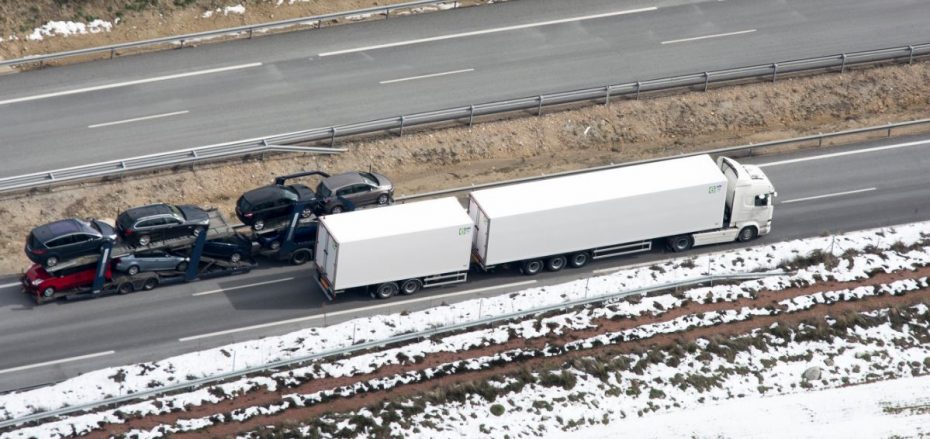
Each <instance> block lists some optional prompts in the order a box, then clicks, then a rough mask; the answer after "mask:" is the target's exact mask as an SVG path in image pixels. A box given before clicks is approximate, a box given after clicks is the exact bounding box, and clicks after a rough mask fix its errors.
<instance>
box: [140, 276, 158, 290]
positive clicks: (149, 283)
mask: <svg viewBox="0 0 930 439" xmlns="http://www.w3.org/2000/svg"><path fill="white" fill-rule="evenodd" d="M157 286H158V278H157V277H150V278H148V279H146V280H145V282H143V283H142V289H143V290H145V291H152V290H154V289H155V287H157Z"/></svg>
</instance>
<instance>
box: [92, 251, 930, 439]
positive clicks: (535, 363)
mask: <svg viewBox="0 0 930 439" xmlns="http://www.w3.org/2000/svg"><path fill="white" fill-rule="evenodd" d="M927 275H930V267H924V268H921V269H918V270H914V271H898V272H893V273H881V274H877V275H875V276H873V277H871V278H869V279H867V280H864V281H856V282H826V283H822V284H817V285H813V286H810V287H805V288H794V289H789V290H783V291H775V292H772V291H763V292H760V293H759V294H758V295H757V297H755V298H752V299H749V298H742V299H739V300H736V301H731V302H718V303H707V304H697V303H687V304H685V305H684V306H682V307H679V308H674V309H671V310H669V311H667V312H664V313H661V314H658V315H645V316H640V317H637V318H633V319H621V320H611V319H600V320H596V321H594V322H593V323H594V324H595V325H596V326H595V327H593V328H589V329H584V330H572V331H566V333H565V334H563V335H558V336H556V335H550V336H547V337H540V338H534V339H511V340H509V341H507V342H506V343H502V344H497V345H493V346H488V347H484V348H476V349H471V350H468V351H460V352H446V353H437V354H430V355H428V356H427V357H425V358H423V359H421V360H419V361H417V362H416V364H415V365H411V364H403V365H389V366H385V367H382V368H380V369H378V370H377V371H376V372H373V373H370V374H365V375H357V376H351V377H340V378H323V379H317V380H312V381H309V382H307V383H305V384H302V385H300V386H297V387H292V388H286V389H281V390H279V391H275V392H272V391H267V390H259V391H254V392H249V393H247V394H245V395H242V396H240V397H236V398H233V399H228V400H225V401H222V402H220V403H218V404H207V405H202V406H197V407H193V408H192V409H191V410H189V411H186V412H184V413H170V414H164V415H158V416H150V417H145V418H139V419H133V420H130V421H128V422H127V423H125V424H118V425H108V426H106V427H105V428H106V433H104V432H102V431H101V432H94V433H92V434H90V435H89V436H90V437H105V435H114V434H115V435H118V434H122V433H125V432H126V431H129V430H131V429H151V428H154V427H156V426H158V425H161V424H173V423H174V422H176V421H177V420H178V419H181V418H183V419H196V418H201V417H207V416H211V415H213V414H217V413H227V414H228V413H231V412H233V411H234V410H236V409H239V408H245V407H253V406H266V405H270V404H275V403H279V402H280V401H281V398H282V396H283V395H285V394H310V393H314V392H318V391H322V390H327V389H334V388H338V387H341V386H349V385H352V384H354V383H357V382H362V381H367V380H371V379H375V378H380V377H388V376H392V375H395V374H399V373H406V372H411V371H413V370H425V369H428V368H431V367H436V366H439V365H442V364H446V363H450V362H454V361H460V360H466V359H469V358H476V357H480V356H489V355H494V354H496V353H501V352H506V351H509V350H513V349H517V348H529V349H541V348H543V347H545V346H547V345H557V346H558V345H564V344H565V343H568V342H571V341H574V340H579V339H584V338H589V337H593V336H596V335H598V334H603V333H610V332H616V331H622V330H626V329H631V328H635V327H637V326H641V325H647V324H653V323H659V322H667V321H670V320H674V319H676V318H678V317H681V316H685V315H689V314H699V313H704V312H709V311H723V310H728V309H733V310H738V309H741V308H743V307H754V308H763V307H776V308H777V302H778V301H782V300H786V299H791V298H794V297H799V296H804V295H809V294H813V293H816V292H820V291H838V290H843V289H852V288H856V287H858V286H862V285H878V284H888V283H891V282H894V281H897V280H902V279H918V278H921V277H924V276H927ZM928 299H930V290H924V291H918V292H909V293H908V294H906V295H905V296H877V297H870V298H867V299H863V300H860V301H855V302H842V303H837V304H834V305H829V306H824V305H818V306H816V307H814V308H811V309H809V310H805V311H802V312H797V313H792V314H783V315H779V316H774V317H755V318H753V319H751V320H746V321H740V322H735V323H731V324H726V325H722V326H715V327H707V328H699V329H696V330H693V331H688V332H686V333H676V334H663V335H660V336H657V337H653V338H651V339H646V340H639V341H630V342H624V343H623V345H620V346H617V345H613V346H603V347H599V348H594V349H586V350H581V351H575V352H571V353H569V354H566V355H563V356H560V357H557V358H539V359H533V360H529V361H523V362H516V363H511V364H507V365H505V366H501V367H497V368H493V369H489V370H482V371H478V372H474V373H464V374H457V375H454V376H448V377H443V378H439V379H435V380H430V381H428V382H422V383H417V384H412V385H405V386H400V387H397V388H394V389H391V390H390V391H388V392H372V393H366V394H362V395H358V396H354V397H351V398H349V399H339V400H335V401H331V402H326V403H323V404H318V405H314V406H311V407H303V408H295V409H290V410H287V411H285V412H283V413H280V414H277V415H272V416H259V417H254V418H251V419H248V420H246V421H245V422H243V423H225V424H220V425H217V426H213V427H210V428H208V429H206V430H204V431H199V432H196V433H187V434H183V435H177V436H175V437H225V436H227V435H235V434H236V433H239V432H244V431H249V430H252V429H255V428H257V427H260V426H265V425H280V424H282V423H286V422H291V421H293V420H307V419H311V418H314V417H318V416H320V415H323V414H326V413H336V412H345V411H351V410H357V409H360V408H362V407H371V406H374V405H377V404H379V403H381V402H382V401H385V400H387V399H389V398H390V399H396V398H403V397H409V396H412V395H416V394H418V393H422V392H424V391H428V390H431V389H434V388H438V387H447V386H449V385H452V384H456V383H462V382H467V381H472V380H480V379H486V378H489V377H491V376H493V375H498V374H505V373H508V372H514V371H517V370H520V369H523V368H528V369H529V370H545V368H550V367H554V366H557V365H558V364H563V363H565V362H566V361H569V360H571V359H574V358H577V357H584V356H590V355H594V354H597V353H599V352H600V351H605V350H607V351H611V352H616V353H629V352H633V351H634V350H635V349H643V348H652V347H655V346H666V345H671V344H673V343H678V342H680V341H681V340H685V341H693V340H695V339H697V338H701V337H704V338H706V337H710V336H714V335H723V336H732V335H738V334H745V333H747V332H749V331H751V330H753V329H756V328H762V327H766V326H769V325H771V324H772V323H773V322H776V321H777V322H779V323H780V324H785V325H788V326H792V325H796V324H798V323H800V322H802V321H806V320H810V319H812V318H820V317H823V316H824V315H828V314H833V315H838V314H842V313H843V312H846V311H856V312H861V311H866V310H872V309H880V308H887V307H889V306H895V305H902V304H910V303H916V302H925V301H927V300H928Z"/></svg>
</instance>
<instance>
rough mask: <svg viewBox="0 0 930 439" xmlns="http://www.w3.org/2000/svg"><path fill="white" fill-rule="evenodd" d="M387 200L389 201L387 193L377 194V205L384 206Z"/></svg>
mask: <svg viewBox="0 0 930 439" xmlns="http://www.w3.org/2000/svg"><path fill="white" fill-rule="evenodd" d="M389 201H391V197H389V196H388V194H381V195H379V196H378V205H379V206H385V205H387V204H388V202H389Z"/></svg>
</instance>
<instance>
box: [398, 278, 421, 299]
mask: <svg viewBox="0 0 930 439" xmlns="http://www.w3.org/2000/svg"><path fill="white" fill-rule="evenodd" d="M422 286H423V285H422V284H420V280H419V279H407V280H405V281H404V283H402V284H400V292H401V293H403V294H406V295H410V294H413V293H416V292H417V291H420V287H422Z"/></svg>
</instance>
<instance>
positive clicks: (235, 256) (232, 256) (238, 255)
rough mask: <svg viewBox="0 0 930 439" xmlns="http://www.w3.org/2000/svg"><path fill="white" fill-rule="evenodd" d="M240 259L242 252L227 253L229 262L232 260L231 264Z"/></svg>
mask: <svg viewBox="0 0 930 439" xmlns="http://www.w3.org/2000/svg"><path fill="white" fill-rule="evenodd" d="M241 260H242V254H240V253H239V252H236V253H233V254H231V255H229V262H232V263H233V264H235V263H238V262H239V261H241Z"/></svg>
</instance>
